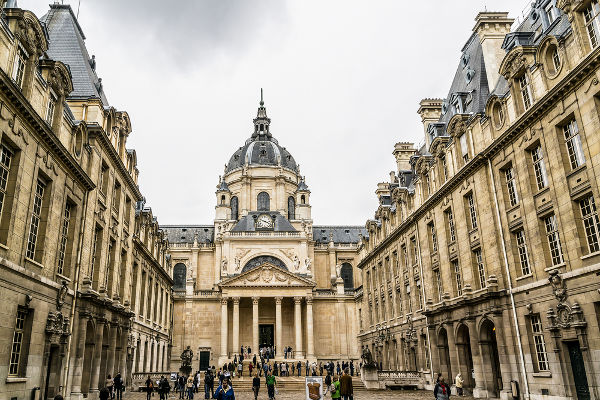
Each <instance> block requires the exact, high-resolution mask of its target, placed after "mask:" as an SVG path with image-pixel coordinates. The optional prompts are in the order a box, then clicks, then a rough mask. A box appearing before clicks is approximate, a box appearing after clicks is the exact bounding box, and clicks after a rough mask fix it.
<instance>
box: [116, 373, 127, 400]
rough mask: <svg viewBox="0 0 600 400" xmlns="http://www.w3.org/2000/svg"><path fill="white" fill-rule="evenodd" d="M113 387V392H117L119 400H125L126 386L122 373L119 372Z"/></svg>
mask: <svg viewBox="0 0 600 400" xmlns="http://www.w3.org/2000/svg"><path fill="white" fill-rule="evenodd" d="M113 387H114V389H113V390H114V391H115V395H116V397H117V400H122V399H123V389H124V388H125V385H124V384H123V378H121V373H120V372H117V374H116V375H115V377H114V378H113Z"/></svg>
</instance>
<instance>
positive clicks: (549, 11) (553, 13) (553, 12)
mask: <svg viewBox="0 0 600 400" xmlns="http://www.w3.org/2000/svg"><path fill="white" fill-rule="evenodd" d="M544 11H545V12H546V17H547V18H548V25H551V24H552V23H553V22H554V21H556V19H557V18H558V10H557V9H556V7H554V4H552V2H550V3H548V5H547V6H546V8H545V9H544Z"/></svg>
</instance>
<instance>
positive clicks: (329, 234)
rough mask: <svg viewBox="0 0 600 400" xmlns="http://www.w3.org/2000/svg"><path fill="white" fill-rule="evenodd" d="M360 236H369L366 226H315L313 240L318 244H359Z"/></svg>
mask: <svg viewBox="0 0 600 400" xmlns="http://www.w3.org/2000/svg"><path fill="white" fill-rule="evenodd" d="M359 235H362V236H363V237H367V236H369V234H368V232H367V229H366V228H365V227H364V226H326V225H313V240H314V241H315V242H317V243H329V241H330V239H333V242H334V243H358V242H359V241H360V238H359Z"/></svg>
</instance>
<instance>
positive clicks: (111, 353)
mask: <svg viewBox="0 0 600 400" xmlns="http://www.w3.org/2000/svg"><path fill="white" fill-rule="evenodd" d="M116 351H117V324H116V323H115V324H113V323H111V324H110V342H108V350H107V351H106V373H105V374H106V375H109V374H110V376H115V373H114V369H115V353H116Z"/></svg>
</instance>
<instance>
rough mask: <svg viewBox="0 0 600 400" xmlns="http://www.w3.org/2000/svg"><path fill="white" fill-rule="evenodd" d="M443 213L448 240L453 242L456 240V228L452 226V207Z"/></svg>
mask: <svg viewBox="0 0 600 400" xmlns="http://www.w3.org/2000/svg"><path fill="white" fill-rule="evenodd" d="M445 214H446V224H447V225H448V241H449V242H454V241H455V240H456V228H455V227H454V214H452V209H451V208H449V209H447V210H446V211H445Z"/></svg>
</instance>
